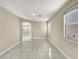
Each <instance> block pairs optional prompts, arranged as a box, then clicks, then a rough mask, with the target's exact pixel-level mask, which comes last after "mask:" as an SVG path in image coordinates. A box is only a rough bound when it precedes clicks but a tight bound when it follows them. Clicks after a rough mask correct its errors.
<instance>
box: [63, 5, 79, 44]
mask: <svg viewBox="0 0 79 59" xmlns="http://www.w3.org/2000/svg"><path fill="white" fill-rule="evenodd" d="M64 37H65V38H66V39H67V40H70V41H72V42H75V43H77V41H78V5H75V6H73V7H72V8H70V9H69V10H67V11H65V15H64Z"/></svg>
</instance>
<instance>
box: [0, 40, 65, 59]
mask: <svg viewBox="0 0 79 59" xmlns="http://www.w3.org/2000/svg"><path fill="white" fill-rule="evenodd" d="M0 59H66V58H65V57H64V56H63V55H62V54H61V53H60V52H59V51H58V50H57V49H56V48H55V47H54V46H53V45H51V44H50V42H49V41H48V40H44V39H43V40H42V39H40V40H36V39H35V40H32V41H27V42H22V43H21V44H19V45H17V46H16V47H15V48H13V49H12V50H10V51H9V52H7V53H5V54H4V55H3V56H1V57H0Z"/></svg>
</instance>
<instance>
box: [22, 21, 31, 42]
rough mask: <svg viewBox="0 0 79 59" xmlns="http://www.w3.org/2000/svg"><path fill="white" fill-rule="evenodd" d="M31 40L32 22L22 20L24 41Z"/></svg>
mask: <svg viewBox="0 0 79 59" xmlns="http://www.w3.org/2000/svg"><path fill="white" fill-rule="evenodd" d="M30 40H31V23H29V22H22V41H30Z"/></svg>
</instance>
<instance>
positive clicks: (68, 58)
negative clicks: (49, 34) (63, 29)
mask: <svg viewBox="0 0 79 59" xmlns="http://www.w3.org/2000/svg"><path fill="white" fill-rule="evenodd" d="M48 41H49V42H50V43H51V44H53V45H54V46H55V47H56V48H57V49H58V50H59V51H60V52H61V53H62V54H63V55H64V56H65V57H66V58H67V59H70V57H69V56H68V55H67V54H66V53H65V52H64V51H62V49H60V48H59V47H58V46H57V45H56V44H55V43H54V42H52V41H51V40H48Z"/></svg>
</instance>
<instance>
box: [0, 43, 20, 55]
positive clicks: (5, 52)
mask: <svg viewBox="0 0 79 59" xmlns="http://www.w3.org/2000/svg"><path fill="white" fill-rule="evenodd" d="M18 44H20V42H17V43H16V44H14V45H12V46H11V47H9V48H8V49H6V50H4V51H3V52H1V53H0V56H2V55H3V54H5V53H6V52H8V51H9V50H11V49H12V48H14V47H15V46H17V45H18Z"/></svg>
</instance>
